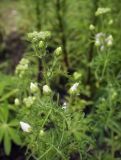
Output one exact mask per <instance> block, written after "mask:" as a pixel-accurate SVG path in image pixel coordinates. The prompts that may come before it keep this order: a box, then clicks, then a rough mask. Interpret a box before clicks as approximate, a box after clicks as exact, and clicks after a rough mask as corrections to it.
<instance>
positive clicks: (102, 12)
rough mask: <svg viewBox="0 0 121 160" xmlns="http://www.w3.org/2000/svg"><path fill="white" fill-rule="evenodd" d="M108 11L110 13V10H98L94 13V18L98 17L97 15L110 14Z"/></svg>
mask: <svg viewBox="0 0 121 160" xmlns="http://www.w3.org/2000/svg"><path fill="white" fill-rule="evenodd" d="M110 11H111V9H110V8H98V9H97V11H96V12H95V15H96V16H99V15H102V14H105V13H108V12H110Z"/></svg>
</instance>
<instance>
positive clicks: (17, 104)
mask: <svg viewBox="0 0 121 160" xmlns="http://www.w3.org/2000/svg"><path fill="white" fill-rule="evenodd" d="M14 103H15V105H16V106H19V105H20V101H19V99H18V98H16V99H15V100H14Z"/></svg>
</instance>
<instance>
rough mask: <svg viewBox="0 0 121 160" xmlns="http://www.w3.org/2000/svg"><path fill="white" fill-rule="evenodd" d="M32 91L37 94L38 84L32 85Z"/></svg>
mask: <svg viewBox="0 0 121 160" xmlns="http://www.w3.org/2000/svg"><path fill="white" fill-rule="evenodd" d="M30 90H31V93H36V92H37V91H38V86H37V83H32V82H31V83H30Z"/></svg>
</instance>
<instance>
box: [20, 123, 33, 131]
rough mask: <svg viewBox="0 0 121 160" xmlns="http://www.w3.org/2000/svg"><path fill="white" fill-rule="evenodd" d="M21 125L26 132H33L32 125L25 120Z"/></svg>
mask: <svg viewBox="0 0 121 160" xmlns="http://www.w3.org/2000/svg"><path fill="white" fill-rule="evenodd" d="M20 126H21V129H22V130H23V131H24V132H31V126H30V125H29V124H28V123H25V122H22V121H21V122H20Z"/></svg>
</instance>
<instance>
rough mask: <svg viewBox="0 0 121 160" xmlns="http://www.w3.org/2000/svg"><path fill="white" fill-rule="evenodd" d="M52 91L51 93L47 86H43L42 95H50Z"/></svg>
mask: <svg viewBox="0 0 121 160" xmlns="http://www.w3.org/2000/svg"><path fill="white" fill-rule="evenodd" d="M51 92H52V91H51V89H50V87H49V86H48V85H44V86H43V93H44V94H47V95H48V94H50V93H51Z"/></svg>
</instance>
